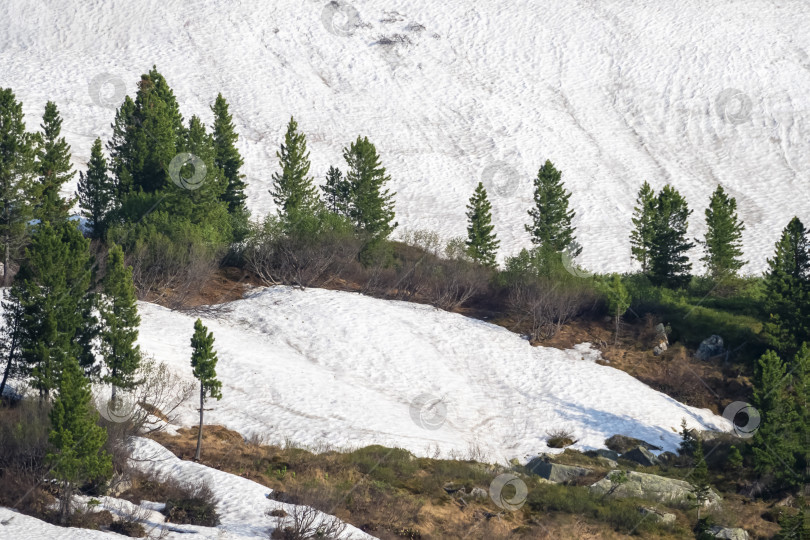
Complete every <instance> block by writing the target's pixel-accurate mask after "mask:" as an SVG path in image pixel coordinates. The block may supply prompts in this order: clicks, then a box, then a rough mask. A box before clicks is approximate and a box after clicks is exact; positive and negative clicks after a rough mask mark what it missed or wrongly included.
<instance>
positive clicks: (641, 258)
mask: <svg viewBox="0 0 810 540" xmlns="http://www.w3.org/2000/svg"><path fill="white" fill-rule="evenodd" d="M655 200H656V198H655V192H654V191H653V189H652V187H650V184H648V183H647V182H644V183H643V184H642V185H641V189H639V191H638V196H637V197H636V206H635V207H634V208H633V218H632V221H633V227H634V229H633V232H631V233H630V246H631V247H630V252H631V254H632V256H633V258H634V259H635V260H637V261H638V262H640V263H641V271H642V272H644V273H645V274H646V273H647V272H649V271H650V250H651V249H652V238H653V220H654V218H655Z"/></svg>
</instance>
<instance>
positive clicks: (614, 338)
mask: <svg viewBox="0 0 810 540" xmlns="http://www.w3.org/2000/svg"><path fill="white" fill-rule="evenodd" d="M613 344H614V345H618V344H619V310H618V309H617V310H616V335H615V336H614V337H613Z"/></svg>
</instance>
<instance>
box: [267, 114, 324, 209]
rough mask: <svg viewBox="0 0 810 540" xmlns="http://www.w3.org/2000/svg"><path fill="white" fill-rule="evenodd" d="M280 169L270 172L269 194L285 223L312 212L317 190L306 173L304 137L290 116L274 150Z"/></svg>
mask: <svg viewBox="0 0 810 540" xmlns="http://www.w3.org/2000/svg"><path fill="white" fill-rule="evenodd" d="M276 156H277V157H278V160H279V166H280V168H281V171H280V172H277V173H275V174H273V188H272V189H271V190H270V194H271V195H272V196H273V202H275V203H276V206H278V209H279V214H280V215H281V216H282V219H284V220H285V221H287V222H293V221H295V220H297V219H299V218H300V217H301V216H308V215H312V214H314V213H316V211H317V210H318V207H319V205H320V200H319V199H318V191H317V189H316V188H315V186H314V184H313V180H312V177H310V176H309V167H310V162H309V152H308V151H307V139H306V136H305V135H304V134H303V133H301V132H299V131H298V123H297V122H296V121H295V119H294V118H290V122H289V123H288V124H287V133H286V134H285V135H284V143H282V145H281V148H280V149H279V151H278V152H277V153H276Z"/></svg>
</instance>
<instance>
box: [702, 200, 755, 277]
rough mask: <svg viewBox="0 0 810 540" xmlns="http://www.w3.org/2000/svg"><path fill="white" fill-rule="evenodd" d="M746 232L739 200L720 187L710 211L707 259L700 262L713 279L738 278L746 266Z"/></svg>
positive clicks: (705, 256) (706, 236)
mask: <svg viewBox="0 0 810 540" xmlns="http://www.w3.org/2000/svg"><path fill="white" fill-rule="evenodd" d="M744 230H745V225H744V224H743V222H742V221H741V220H740V219H739V218H738V217H737V200H736V199H735V198H734V197H729V196H728V195H726V192H725V191H724V190H723V186H717V189H716V190H715V191H714V193H713V194H712V198H711V201H710V202H709V207H708V208H707V209H706V235H705V237H704V240H703V242H701V244H702V246H703V252H704V256H703V258H702V259H700V260H701V261H702V262H704V263H705V264H706V269H707V271H708V274H709V276H711V277H712V278H713V279H715V280H721V279H724V278H726V277H730V276H735V275H736V274H737V271H738V270H739V269H740V268H742V267H743V265H744V264H745V261H743V260H742V258H741V257H742V254H743V253H742V233H743V231H744Z"/></svg>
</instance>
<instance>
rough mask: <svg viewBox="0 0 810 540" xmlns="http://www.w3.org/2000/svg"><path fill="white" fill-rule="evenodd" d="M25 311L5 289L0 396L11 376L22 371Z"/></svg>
mask: <svg viewBox="0 0 810 540" xmlns="http://www.w3.org/2000/svg"><path fill="white" fill-rule="evenodd" d="M22 322H23V311H22V306H21V305H20V302H19V300H18V299H16V298H14V297H13V296H12V295H11V291H10V290H9V289H4V290H3V323H4V324H3V328H0V358H2V361H3V363H4V364H5V367H4V368H3V376H2V380H0V396H2V395H3V390H4V389H5V388H6V383H7V382H8V379H9V377H10V376H11V375H12V374H14V373H17V372H19V371H20V367H19V366H18V364H19V361H20V352H21V351H20V340H21V337H22V330H23V327H22Z"/></svg>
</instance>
